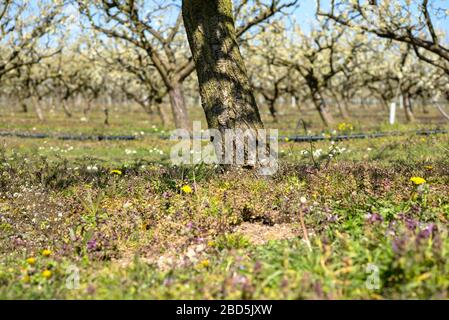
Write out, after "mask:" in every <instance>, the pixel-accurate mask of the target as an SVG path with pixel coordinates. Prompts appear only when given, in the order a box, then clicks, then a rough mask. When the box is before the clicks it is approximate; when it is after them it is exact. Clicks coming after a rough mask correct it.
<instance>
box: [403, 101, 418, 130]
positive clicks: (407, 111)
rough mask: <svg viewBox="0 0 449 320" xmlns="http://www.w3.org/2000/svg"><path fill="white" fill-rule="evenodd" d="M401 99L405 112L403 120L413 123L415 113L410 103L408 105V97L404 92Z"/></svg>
mask: <svg viewBox="0 0 449 320" xmlns="http://www.w3.org/2000/svg"><path fill="white" fill-rule="evenodd" d="M402 99H403V105H404V112H405V120H406V121H407V123H413V122H415V120H416V119H415V115H414V114H413V111H412V108H411V105H410V99H409V98H408V96H407V95H406V94H404V95H402Z"/></svg>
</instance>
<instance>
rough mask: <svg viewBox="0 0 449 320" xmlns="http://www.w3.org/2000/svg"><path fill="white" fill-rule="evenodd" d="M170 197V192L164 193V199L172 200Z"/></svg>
mask: <svg viewBox="0 0 449 320" xmlns="http://www.w3.org/2000/svg"><path fill="white" fill-rule="evenodd" d="M170 196H171V194H170V192H164V193H163V194H162V197H163V198H164V199H168V198H170Z"/></svg>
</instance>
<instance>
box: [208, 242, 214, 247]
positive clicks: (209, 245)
mask: <svg viewBox="0 0 449 320" xmlns="http://www.w3.org/2000/svg"><path fill="white" fill-rule="evenodd" d="M207 246H208V247H215V241H213V240H209V241H208V242H207Z"/></svg>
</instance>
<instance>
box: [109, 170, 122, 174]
mask: <svg viewBox="0 0 449 320" xmlns="http://www.w3.org/2000/svg"><path fill="white" fill-rule="evenodd" d="M110 173H111V174H117V175H121V174H122V171H120V170H118V169H114V170H111V172H110Z"/></svg>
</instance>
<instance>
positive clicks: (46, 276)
mask: <svg viewBox="0 0 449 320" xmlns="http://www.w3.org/2000/svg"><path fill="white" fill-rule="evenodd" d="M51 275H52V273H51V271H50V270H47V269H45V270H44V271H42V276H43V277H44V278H45V279H50V278H51Z"/></svg>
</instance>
